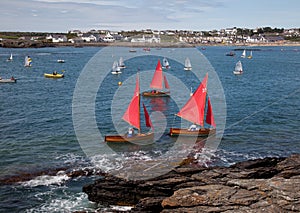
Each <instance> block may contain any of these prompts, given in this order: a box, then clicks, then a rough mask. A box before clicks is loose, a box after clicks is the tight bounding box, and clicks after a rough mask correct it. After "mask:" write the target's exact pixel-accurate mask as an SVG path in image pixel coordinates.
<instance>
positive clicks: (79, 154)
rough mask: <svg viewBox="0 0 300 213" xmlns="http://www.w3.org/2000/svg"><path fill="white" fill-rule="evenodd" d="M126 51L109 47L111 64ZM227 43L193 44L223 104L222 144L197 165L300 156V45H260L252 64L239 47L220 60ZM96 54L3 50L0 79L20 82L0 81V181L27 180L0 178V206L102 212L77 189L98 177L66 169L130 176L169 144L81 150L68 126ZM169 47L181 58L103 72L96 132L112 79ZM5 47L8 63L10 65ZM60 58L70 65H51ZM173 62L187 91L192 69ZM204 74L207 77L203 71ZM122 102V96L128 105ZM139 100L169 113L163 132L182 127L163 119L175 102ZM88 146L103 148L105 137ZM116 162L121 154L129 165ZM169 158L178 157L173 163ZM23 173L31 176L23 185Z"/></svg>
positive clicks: (106, 117)
mask: <svg viewBox="0 0 300 213" xmlns="http://www.w3.org/2000/svg"><path fill="white" fill-rule="evenodd" d="M124 49H125V51H128V50H127V49H126V48H117V47H116V48H114V50H113V53H112V55H109V56H108V58H107V60H108V61H111V60H112V59H111V58H113V57H114V54H116V53H117V52H118V51H124ZM233 49H234V47H207V48H206V49H205V50H201V48H199V51H201V53H202V54H203V55H204V56H205V57H206V58H207V59H208V60H209V61H210V63H211V65H212V67H213V68H214V69H215V71H216V73H217V74H218V77H219V79H220V82H221V84H222V87H223V89H224V94H225V98H226V104H227V108H226V109H227V117H226V125H225V132H224V135H223V138H222V140H221V143H220V145H219V147H218V150H217V151H216V152H211V151H210V150H203V153H204V154H203V153H202V154H199V156H198V157H199V158H198V159H199V161H203V162H202V163H205V164H207V165H230V164H232V163H234V162H237V161H242V160H247V159H254V158H261V157H266V156H288V155H290V154H291V153H300V134H299V131H300V127H299V125H300V74H299V71H300V62H299V61H300V60H299V59H300V49H297V47H284V48H282V47H259V49H260V51H254V52H253V59H251V60H250V59H241V58H240V57H239V56H240V54H241V51H236V53H237V55H236V56H235V57H228V56H225V53H226V52H229V51H230V50H233ZM99 50H100V48H96V47H95V48H93V47H84V48H72V47H63V48H42V49H2V48H1V49H0V65H1V66H0V76H1V77H2V78H6V77H7V78H8V77H10V76H12V75H13V76H15V77H16V78H17V79H18V81H17V83H16V84H0V99H1V101H0V162H1V163H0V179H2V180H7V177H11V176H15V177H21V178H20V180H21V179H22V180H23V181H21V182H18V183H13V184H9V183H4V181H2V184H1V185H0V211H3V212H24V211H25V212H68V211H75V210H90V211H93V210H95V209H98V208H101V207H98V206H96V205H95V204H93V203H90V202H89V201H88V199H87V196H86V195H85V194H84V193H82V192H81V191H82V186H83V185H84V184H86V183H90V182H91V181H92V180H93V179H94V178H96V177H76V178H69V177H68V176H67V175H66V173H68V172H69V171H72V170H80V169H83V168H90V169H98V168H100V169H102V170H106V171H112V170H114V171H115V170H116V168H117V170H118V169H119V170H120V171H122V172H124V171H125V172H126V169H125V170H124V168H126V167H133V165H138V164H139V163H140V162H141V160H143V161H144V162H148V163H150V164H151V162H152V161H153V162H154V161H156V160H157V159H159V156H161V155H163V154H164V153H165V152H166V151H167V150H169V149H170V147H172V146H173V142H174V141H173V139H170V138H169V137H168V136H167V135H165V134H164V135H162V137H159V141H158V142H157V143H156V144H154V145H151V146H145V147H143V148H141V147H139V146H130V147H128V146H127V147H122V146H121V147H120V146H117V147H116V146H115V147H112V150H114V151H115V152H116V153H118V154H116V153H114V154H111V153H107V154H103V153H101V155H97V154H96V155H95V156H93V157H91V156H89V157H87V156H86V153H84V152H83V151H82V149H81V146H80V145H81V144H79V142H78V140H77V137H76V134H75V131H74V127H73V120H72V101H73V94H74V89H75V86H76V83H77V80H78V78H79V76H80V74H81V73H82V70H84V68H85V66H86V64H87V63H88V62H89V60H90V59H91V58H92V57H93V56H94V55H95V54H96V53H97V52H98V51H99ZM137 51H142V50H141V49H137ZM165 52H169V53H170V52H171V53H170V54H173V55H174V56H175V55H176V54H182V50H180V49H171V48H170V49H162V50H156V49H153V50H151V52H149V53H142V55H140V56H139V57H137V58H135V59H130V60H128V61H125V64H126V65H127V68H126V69H125V70H124V72H123V73H122V74H121V75H120V76H112V75H108V76H107V77H106V78H105V79H104V81H103V84H102V85H101V87H100V88H99V91H103V90H105V91H107V92H106V93H101V92H99V93H98V94H97V96H96V99H95V100H96V104H95V105H96V109H95V115H96V122H97V124H98V126H99V129H100V132H101V133H102V134H107V133H111V132H112V129H113V124H112V121H111V116H110V106H111V100H112V98H113V97H114V95H115V93H116V91H117V90H118V88H122V87H118V82H119V81H122V82H125V81H126V79H127V78H129V77H131V76H133V75H134V73H135V72H136V70H137V69H140V70H141V71H143V70H154V68H155V66H156V62H157V56H155V55H163V54H164V53H165ZM10 53H13V55H14V60H13V61H12V62H6V59H7V58H8V57H9V55H10ZM131 54H134V53H131ZM26 55H30V56H31V58H32V59H33V66H32V67H30V68H25V67H24V66H23V63H24V57H25V56H26ZM149 55H151V56H149ZM131 57H134V56H131ZM60 58H62V59H64V60H65V61H66V63H62V64H60V63H57V62H56V60H57V59H60ZM160 59H161V60H162V58H160ZM102 60H106V59H102ZM238 60H241V61H242V63H243V66H244V74H243V75H241V76H234V75H233V74H232V71H233V69H234V65H235V63H236V62H237V61H238ZM169 62H170V64H171V69H170V70H168V71H166V73H169V74H172V75H174V76H176V77H178V78H180V79H181V81H182V82H183V83H186V84H187V87H188V88H189V87H192V88H195V87H196V86H197V85H198V83H199V81H198V80H197V79H196V77H195V76H194V75H192V74H189V73H186V72H184V71H183V70H182V67H180V66H181V65H180V64H178V63H177V62H175V61H172V60H170V61H169ZM182 63H183V62H182ZM192 63H193V62H192ZM111 64H112V63H110V64H109V65H108V67H109V68H110V67H111ZM200 66H201V65H200ZM54 70H57V71H61V70H64V73H65V78H64V79H56V80H53V79H46V78H44V77H43V73H44V72H48V73H51V72H53V71H54ZM100 70H101V69H100V68H99V72H100ZM200 71H201V72H202V74H203V73H204V72H205V69H203V70H201V69H200ZM170 77H171V76H170ZM90 78H93V76H90ZM150 78H151V77H150ZM142 79H143V78H142ZM87 84H88V82H87ZM125 86H126V84H124V88H125ZM171 87H174V85H171ZM175 87H176V86H175ZM119 90H120V89H119ZM129 90H130V89H129ZM120 92H121V91H120ZM131 96H132V94H130V96H129V99H130V97H131ZM122 101H123V100H122ZM127 102H129V100H127ZM127 102H126V100H124V105H127ZM144 102H145V104H146V106H147V107H148V108H149V110H150V112H151V111H157V110H158V111H160V112H162V113H164V115H165V116H166V117H167V120H164V121H162V122H161V125H162V127H161V128H163V127H170V126H171V125H173V124H174V122H175V124H178V123H176V122H177V121H174V120H173V116H171V115H169V114H174V113H176V112H177V110H178V107H177V106H176V105H175V104H174V101H173V100H172V99H156V100H153V99H145V100H144ZM125 103H126V104H125ZM154 120H155V119H154ZM157 120H158V119H156V121H157ZM164 122H165V123H164ZM157 125H159V122H158V123H157ZM158 129H159V128H158ZM86 137H87V138H89V137H90V136H89V135H87V136H86ZM91 138H92V137H91ZM92 143H97V144H98V143H99V144H100V145H101V143H102V142H101V141H100V140H99V141H91V144H92ZM175 151H177V152H178V150H175ZM183 151H184V150H183ZM205 153H207V155H206V154H205ZM177 154H178V153H177ZM184 154H186V153H184ZM120 156H121V157H120ZM174 156H175V153H174ZM119 158H122V159H126V163H124V164H123V163H122V162H123V161H119V160H118V159H119ZM111 159H115V161H111ZM175 161H176V160H175ZM170 162H171V163H175V162H173V161H172V159H170ZM59 170H61V171H60V172H57V171H59ZM123 170H124V171H123ZM51 171H53V172H52V173H51ZM47 172H49V173H50V174H47ZM53 173H54V174H55V175H53ZM26 176H27V177H29V178H27V180H26V181H25V179H24V177H26Z"/></svg>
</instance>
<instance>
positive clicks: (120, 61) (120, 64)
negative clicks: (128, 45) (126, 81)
mask: <svg viewBox="0 0 300 213" xmlns="http://www.w3.org/2000/svg"><path fill="white" fill-rule="evenodd" d="M119 68H120V69H124V68H126V66H125V64H124V59H123V57H120V59H119Z"/></svg>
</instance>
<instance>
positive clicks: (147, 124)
mask: <svg viewBox="0 0 300 213" xmlns="http://www.w3.org/2000/svg"><path fill="white" fill-rule="evenodd" d="M143 108H144V114H145V122H146V126H147V127H151V128H152V129H153V125H152V122H151V119H150V116H149V113H148V111H147V109H146V107H145V104H144V103H143Z"/></svg>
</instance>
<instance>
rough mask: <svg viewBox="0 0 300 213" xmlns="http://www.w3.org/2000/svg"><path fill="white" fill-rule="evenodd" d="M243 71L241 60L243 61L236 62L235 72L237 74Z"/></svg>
mask: <svg viewBox="0 0 300 213" xmlns="http://www.w3.org/2000/svg"><path fill="white" fill-rule="evenodd" d="M242 73H243V66H242V62H241V61H238V62H237V63H236V64H235V68H234V71H233V74H235V75H241V74H242Z"/></svg>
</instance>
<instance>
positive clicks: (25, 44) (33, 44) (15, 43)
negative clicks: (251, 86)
mask: <svg viewBox="0 0 300 213" xmlns="http://www.w3.org/2000/svg"><path fill="white" fill-rule="evenodd" d="M72 46H73V47H106V46H115V47H130V48H143V47H149V48H193V47H210V46H228V47H231V46H236V47H272V46H300V42H272V43H243V44H240V43H235V44H223V43H207V44H202V43H196V44H190V43H185V42H162V43H133V42H124V41H120V42H113V43H104V42H89V43H88V42H82V43H69V42H61V43H52V42H51V43H50V42H42V41H27V40H3V41H1V42H0V47H3V48H43V47H72Z"/></svg>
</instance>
